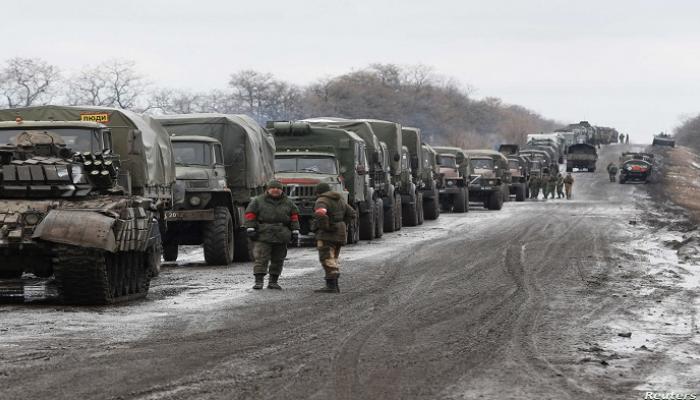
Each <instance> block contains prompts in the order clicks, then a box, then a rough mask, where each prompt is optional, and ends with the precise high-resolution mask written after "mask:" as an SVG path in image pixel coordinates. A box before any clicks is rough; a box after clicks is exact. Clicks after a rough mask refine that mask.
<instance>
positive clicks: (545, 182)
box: [540, 170, 549, 200]
mask: <svg viewBox="0 0 700 400" xmlns="http://www.w3.org/2000/svg"><path fill="white" fill-rule="evenodd" d="M540 186H541V187H542V195H543V196H544V199H545V200H547V197H549V170H546V171H543V173H542V178H541V179H540Z"/></svg>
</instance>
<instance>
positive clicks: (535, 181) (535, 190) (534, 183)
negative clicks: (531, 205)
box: [528, 174, 540, 200]
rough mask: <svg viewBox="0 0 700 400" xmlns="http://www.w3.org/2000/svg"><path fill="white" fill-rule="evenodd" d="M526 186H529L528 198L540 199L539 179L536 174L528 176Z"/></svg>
mask: <svg viewBox="0 0 700 400" xmlns="http://www.w3.org/2000/svg"><path fill="white" fill-rule="evenodd" d="M528 185H529V186H530V198H531V199H535V200H537V198H538V197H540V177H539V176H537V175H536V174H530V179H529V180H528Z"/></svg>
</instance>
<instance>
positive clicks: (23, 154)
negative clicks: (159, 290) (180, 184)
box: [0, 106, 175, 304]
mask: <svg viewBox="0 0 700 400" xmlns="http://www.w3.org/2000/svg"><path fill="white" fill-rule="evenodd" d="M0 120H1V121H3V122H0V166H1V167H2V172H1V173H0V175H1V178H0V251H1V252H2V254H3V261H2V263H0V271H2V272H0V275H1V276H2V277H4V278H19V277H21V275H22V274H23V273H24V272H27V273H32V274H34V275H36V276H39V277H51V276H53V278H54V279H53V282H54V283H55V286H56V288H57V291H58V294H59V296H60V299H61V300H62V301H64V302H66V303H70V304H107V303H114V302H119V301H125V300H130V299H134V298H140V297H145V296H146V294H147V292H148V289H149V286H150V280H151V278H152V277H153V276H155V275H157V274H158V272H159V269H160V258H161V252H162V247H161V233H162V231H163V226H164V222H163V219H164V214H165V212H166V211H168V210H169V209H170V206H171V204H172V192H173V185H174V183H175V166H174V165H175V164H174V160H173V155H172V148H171V145H170V139H169V137H168V134H167V132H165V130H164V129H163V128H162V127H161V126H160V125H159V124H158V123H157V122H155V121H154V120H152V119H151V118H149V117H145V116H140V115H137V114H135V113H132V112H129V111H125V110H118V109H112V108H102V107H61V106H39V107H28V108H20V109H12V110H0ZM95 121H99V122H95Z"/></svg>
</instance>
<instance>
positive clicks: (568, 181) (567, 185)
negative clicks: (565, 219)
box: [564, 173, 574, 200]
mask: <svg viewBox="0 0 700 400" xmlns="http://www.w3.org/2000/svg"><path fill="white" fill-rule="evenodd" d="M572 186H574V177H573V176H571V173H568V174H566V177H565V178H564V189H565V190H566V199H567V200H571V187H572Z"/></svg>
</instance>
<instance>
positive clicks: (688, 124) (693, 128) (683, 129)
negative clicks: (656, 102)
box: [674, 114, 700, 151]
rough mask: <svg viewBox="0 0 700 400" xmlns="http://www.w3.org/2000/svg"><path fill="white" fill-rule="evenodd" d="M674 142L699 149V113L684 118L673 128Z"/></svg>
mask: <svg viewBox="0 0 700 400" xmlns="http://www.w3.org/2000/svg"><path fill="white" fill-rule="evenodd" d="M674 135H675V137H676V143H677V144H680V145H683V146H688V147H692V148H693V149H695V150H698V151H700V114H698V115H696V116H694V117H691V118H688V119H686V120H685V121H684V122H683V123H682V124H681V125H680V126H678V127H676V129H675V130H674Z"/></svg>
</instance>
